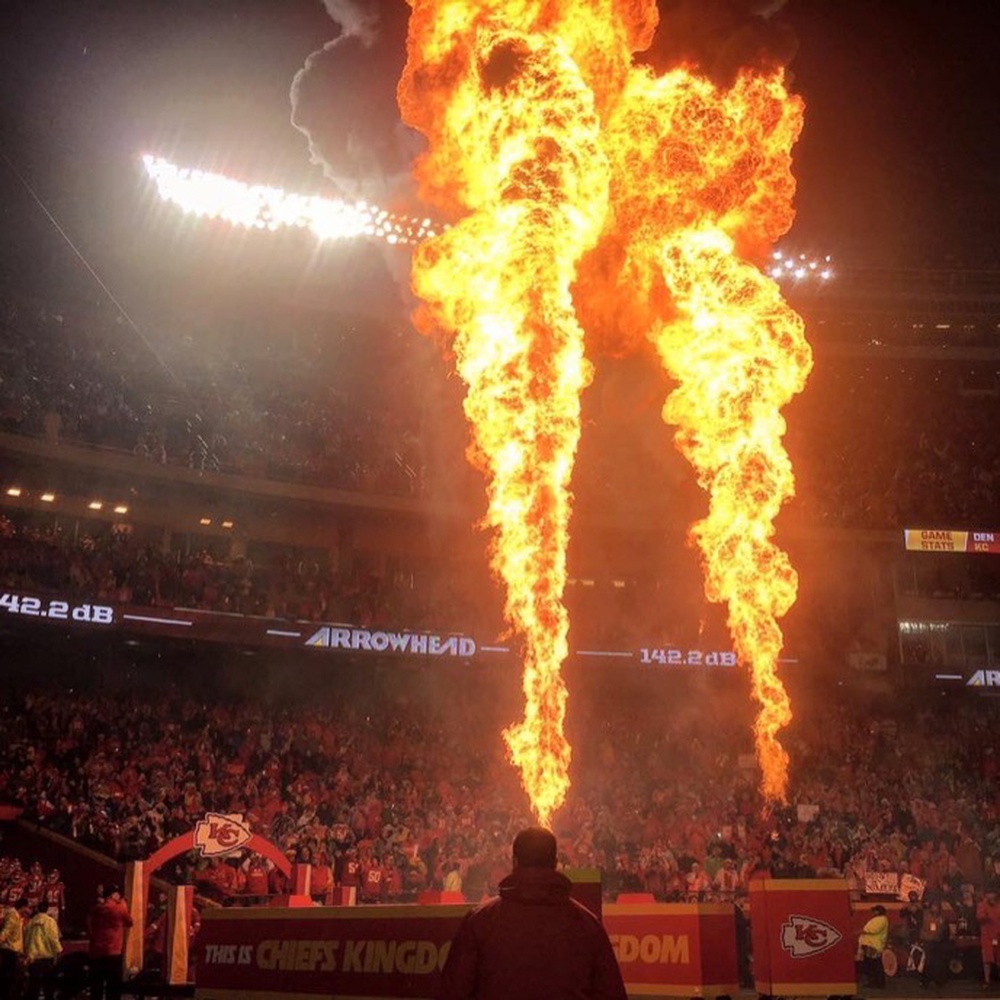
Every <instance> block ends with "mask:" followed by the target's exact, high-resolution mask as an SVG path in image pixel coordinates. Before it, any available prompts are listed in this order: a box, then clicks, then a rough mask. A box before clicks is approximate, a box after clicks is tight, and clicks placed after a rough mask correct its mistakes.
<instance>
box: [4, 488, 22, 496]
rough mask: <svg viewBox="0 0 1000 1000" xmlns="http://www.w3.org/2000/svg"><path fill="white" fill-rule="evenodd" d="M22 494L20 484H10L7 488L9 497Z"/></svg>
mask: <svg viewBox="0 0 1000 1000" xmlns="http://www.w3.org/2000/svg"><path fill="white" fill-rule="evenodd" d="M20 495H21V487H20V486H10V487H8V488H7V496H9V497H19V496H20Z"/></svg>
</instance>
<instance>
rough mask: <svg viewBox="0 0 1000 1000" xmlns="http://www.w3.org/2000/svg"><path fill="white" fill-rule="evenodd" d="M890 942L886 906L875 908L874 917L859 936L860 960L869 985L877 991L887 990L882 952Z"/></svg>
mask: <svg viewBox="0 0 1000 1000" xmlns="http://www.w3.org/2000/svg"><path fill="white" fill-rule="evenodd" d="M888 940H889V918H888V917H887V916H886V913H885V907H884V906H873V907H872V915H871V917H870V918H869V919H868V922H867V923H866V924H865V926H864V927H863V928H862V930H861V933H860V934H859V935H858V959H859V960H860V962H861V969H862V971H863V972H865V973H867V975H868V985H869V986H873V987H875V988H876V989H884V988H885V969H883V968H882V952H883V951H885V945H886V942H887V941H888Z"/></svg>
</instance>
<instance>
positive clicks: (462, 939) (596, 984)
mask: <svg viewBox="0 0 1000 1000" xmlns="http://www.w3.org/2000/svg"><path fill="white" fill-rule="evenodd" d="M569 892H570V881H569V879H568V878H566V876H565V875H562V874H560V873H559V872H557V871H556V838H555V836H553V834H552V833H550V832H549V831H548V830H543V829H540V828H538V827H529V828H528V829H526V830H522V831H521V832H520V833H519V834H518V835H517V836H516V837H515V838H514V870H513V871H512V872H511V873H510V875H508V876H507V877H506V878H505V879H504V880H503V881H502V882H501V883H500V895H499V897H498V898H496V899H491V900H489V901H488V902H486V903H483V904H482V906H479V907H477V908H476V909H475V910H473V911H472V912H471V913H470V914H469V915H468V916H467V917H466V918H465V920H463V921H462V924H461V926H460V927H459V929H458V934H457V935H456V936H455V940H454V941H453V942H452V946H451V951H450V952H449V953H448V960H447V962H446V963H445V966H444V971H443V973H442V977H441V990H440V992H439V993H438V997H439V1000H511V998H513V997H516V998H517V1000H583V998H589V1000H626V996H625V985H624V983H623V982H622V976H621V972H620V971H619V969H618V962H617V960H616V959H615V955H614V952H613V951H612V950H611V942H610V941H609V940H608V935H607V933H606V932H605V930H604V928H603V927H602V926H601V922H600V921H599V920H598V919H597V917H595V916H594V914H593V913H591V912H590V910H588V909H587V908H586V907H585V906H583V905H582V904H580V903H578V902H577V901H576V900H575V899H572V898H571V897H570V894H569Z"/></svg>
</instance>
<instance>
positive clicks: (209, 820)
mask: <svg viewBox="0 0 1000 1000" xmlns="http://www.w3.org/2000/svg"><path fill="white" fill-rule="evenodd" d="M252 836H253V833H251V831H250V828H249V827H248V826H247V825H246V824H245V823H244V822H243V816H242V815H240V814H232V815H228V816H227V815H224V814H222V813H213V812H210V813H205V818H204V819H203V820H200V821H199V822H198V825H197V826H196V827H195V828H194V846H195V847H197V848H198V849H199V850H200V851H201V855H202V857H204V858H213V857H219V856H221V855H223V854H232V853H233V851H238V850H239V849H240V848H241V847H242V846H243V845H244V844H245V843H246V842H247V841H248V840H249V839H250V838H251V837H252Z"/></svg>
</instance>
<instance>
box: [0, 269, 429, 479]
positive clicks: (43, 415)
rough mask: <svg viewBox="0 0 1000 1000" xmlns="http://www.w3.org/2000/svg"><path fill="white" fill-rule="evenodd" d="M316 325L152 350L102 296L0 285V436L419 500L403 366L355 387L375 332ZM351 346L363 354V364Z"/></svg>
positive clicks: (376, 351) (377, 342)
mask: <svg viewBox="0 0 1000 1000" xmlns="http://www.w3.org/2000/svg"><path fill="white" fill-rule="evenodd" d="M327 323H328V324H329V325H330V326H331V327H332V328H333V330H332V331H331V333H330V334H329V337H328V338H327V340H328V341H331V343H324V342H323V341H322V340H321V339H319V338H318V337H304V336H303V337H293V338H286V337H284V336H283V335H278V334H275V335H274V337H273V339H271V340H268V341H267V343H266V344H261V342H260V337H259V335H258V334H259V331H258V330H253V331H251V330H250V329H249V327H250V326H251V321H249V320H248V321H247V323H246V326H247V327H248V329H241V330H239V331H234V332H233V333H232V334H231V336H230V337H228V338H224V337H214V338H213V337H206V338H205V341H204V342H202V341H200V340H196V339H195V338H194V337H193V336H191V335H184V336H176V335H175V336H172V337H171V336H166V335H162V334H161V332H160V331H157V334H156V339H157V344H156V345H155V350H156V351H157V354H155V355H154V353H153V350H154V347H153V345H151V344H147V343H143V339H142V338H141V337H140V335H139V334H138V333H137V332H136V331H135V330H134V329H132V328H131V326H130V325H129V324H128V323H127V322H126V321H125V319H124V318H123V317H122V315H121V314H120V313H119V311H118V310H117V308H116V307H115V306H113V305H112V304H111V303H110V302H107V301H95V300H92V298H90V297H87V296H82V297H76V298H74V299H73V300H72V302H71V303H70V304H69V305H68V306H67V307H56V306H53V305H51V304H50V303H47V302H44V301H40V300H37V299H33V298H31V297H30V296H27V295H24V294H18V293H16V292H14V291H12V290H10V289H8V288H4V287H2V284H0V430H5V431H9V432H14V433H19V434H28V435H33V436H36V437H43V438H44V439H45V440H47V441H48V442H49V443H50V444H58V443H60V442H68V443H78V444H88V445H95V446H100V447H103V448H111V449H116V450H118V451H124V452H131V453H133V454H135V455H137V456H139V457H141V458H143V459H145V460H148V461H151V462H157V463H162V464H171V465H180V466H186V467H188V468H191V469H196V470H199V471H206V470H207V471H222V472H229V473H236V474H243V475H251V476H264V477H268V478H274V479H287V480H293V481H300V482H308V483H315V484H318V485H323V486H333V487H337V488H342V489H352V490H366V491H370V492H383V493H397V494H404V495H416V494H419V493H420V492H421V490H422V489H423V486H422V477H423V462H422V457H421V453H420V444H419V440H418V437H417V433H416V426H417V423H418V421H419V413H415V412H413V408H412V407H411V408H408V407H407V406H406V405H405V403H406V400H407V398H408V394H407V386H406V385H401V384H400V372H401V371H405V368H404V366H403V365H397V366H395V367H394V368H393V369H392V371H391V373H390V372H389V371H387V370H385V369H383V374H385V375H386V376H387V377H386V384H385V385H384V386H383V387H382V391H381V392H379V393H373V392H372V390H371V386H370V385H369V384H368V383H367V382H366V377H367V376H368V375H370V374H371V371H372V369H373V368H376V367H377V366H378V362H379V360H380V358H381V356H382V354H383V351H382V350H380V348H381V347H384V346H385V341H386V339H387V334H386V331H384V330H383V329H382V328H381V327H379V326H377V325H375V326H373V328H372V329H368V328H366V327H365V326H363V325H361V324H359V325H358V327H357V328H353V327H352V326H351V325H350V323H349V321H348V320H345V319H344V318H343V317H337V318H328V319H327ZM258 325H259V324H258ZM282 333H283V331H282ZM392 339H394V338H392ZM413 339H414V340H417V339H418V338H416V337H414V338H413ZM350 340H353V341H354V342H355V343H354V344H352V345H350V346H351V347H352V349H351V350H349V351H348V350H345V347H344V345H345V342H347V341H350ZM359 347H360V348H363V349H370V352H371V355H372V357H371V359H369V364H370V367H369V368H368V369H367V371H366V370H364V369H363V367H362V365H361V364H356V363H355V358H356V355H357V354H358V352H359ZM342 354H347V355H348V357H347V358H346V359H342V358H341V355H342ZM349 368H352V369H353V370H348V369H349ZM390 374H391V375H392V376H393V378H392V381H391V384H390V379H389V375H390Z"/></svg>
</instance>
